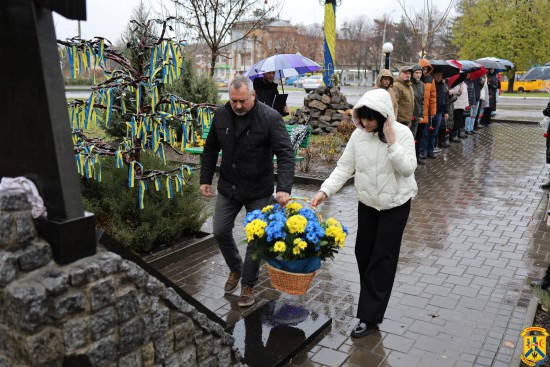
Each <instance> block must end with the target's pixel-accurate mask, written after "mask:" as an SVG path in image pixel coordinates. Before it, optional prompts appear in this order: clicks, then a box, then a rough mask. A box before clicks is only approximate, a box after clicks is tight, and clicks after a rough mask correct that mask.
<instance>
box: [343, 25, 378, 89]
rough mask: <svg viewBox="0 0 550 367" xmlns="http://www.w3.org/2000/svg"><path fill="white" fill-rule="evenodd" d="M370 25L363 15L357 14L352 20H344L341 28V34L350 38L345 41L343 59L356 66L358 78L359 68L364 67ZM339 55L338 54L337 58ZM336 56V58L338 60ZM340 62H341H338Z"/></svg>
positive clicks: (358, 76)
mask: <svg viewBox="0 0 550 367" xmlns="http://www.w3.org/2000/svg"><path fill="white" fill-rule="evenodd" d="M371 28H372V25H371V24H370V23H369V20H368V19H367V17H366V16H365V15H359V16H357V17H355V18H353V19H352V20H347V19H346V20H345V21H344V24H343V27H342V28H341V32H342V36H343V37H344V38H345V39H348V40H352V42H349V43H346V45H347V46H348V47H347V50H346V51H345V52H346V53H347V54H346V56H345V60H349V61H351V64H353V65H354V66H357V79H359V78H360V74H361V68H362V67H363V69H366V66H367V64H366V55H367V53H368V50H369V47H368V42H367V40H368V35H369V34H370V33H371ZM340 57H341V56H340V55H338V58H340ZM338 58H337V60H338ZM340 64H341V63H340Z"/></svg>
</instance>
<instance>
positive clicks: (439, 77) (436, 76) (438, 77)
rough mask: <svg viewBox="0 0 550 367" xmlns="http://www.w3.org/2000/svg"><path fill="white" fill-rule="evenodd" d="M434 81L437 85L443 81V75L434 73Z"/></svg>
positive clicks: (438, 72) (437, 72)
mask: <svg viewBox="0 0 550 367" xmlns="http://www.w3.org/2000/svg"><path fill="white" fill-rule="evenodd" d="M434 80H435V81H436V82H438V83H439V82H440V81H442V80H443V73H442V72H440V71H436V72H435V73H434Z"/></svg>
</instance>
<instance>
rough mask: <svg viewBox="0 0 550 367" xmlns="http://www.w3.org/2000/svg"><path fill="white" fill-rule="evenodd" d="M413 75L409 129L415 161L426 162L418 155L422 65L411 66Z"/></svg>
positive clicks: (421, 109) (422, 114)
mask: <svg viewBox="0 0 550 367" xmlns="http://www.w3.org/2000/svg"><path fill="white" fill-rule="evenodd" d="M412 71H413V77H412V78H411V82H412V88H413V91H414V109H413V119H412V123H411V131H412V133H413V136H414V137H415V138H414V145H415V148H416V163H418V164H426V162H425V161H424V160H423V159H421V158H420V157H419V155H420V140H421V139H422V134H423V133H424V127H426V124H425V123H424V83H423V82H422V81H421V80H420V79H421V77H422V67H421V66H420V65H418V64H415V65H413V66H412Z"/></svg>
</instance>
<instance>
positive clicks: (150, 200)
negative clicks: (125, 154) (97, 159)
mask: <svg viewBox="0 0 550 367" xmlns="http://www.w3.org/2000/svg"><path fill="white" fill-rule="evenodd" d="M141 158H142V160H141V163H142V164H143V166H144V167H147V169H159V170H165V169H166V166H165V165H164V164H163V162H162V161H161V160H160V159H158V158H157V157H154V156H152V155H150V154H148V153H146V152H142V153H141ZM101 169H102V182H97V181H96V180H95V179H86V178H83V179H82V189H83V196H84V206H85V208H86V210H87V211H90V212H92V213H94V214H95V215H96V217H97V219H98V225H99V227H100V228H102V229H103V230H105V231H106V232H107V233H109V234H110V235H111V236H113V237H114V238H116V239H117V240H118V241H120V242H121V243H122V244H124V245H126V246H127V247H129V248H130V249H131V250H132V251H134V252H136V253H146V252H149V251H151V250H154V249H155V248H157V247H159V246H161V245H165V244H168V245H170V244H173V243H176V242H177V241H178V239H181V238H184V237H185V236H186V235H191V234H193V233H196V232H198V231H199V230H200V228H201V226H202V225H203V224H204V222H205V221H206V218H207V214H206V212H205V202H204V201H203V200H202V199H201V197H200V192H199V185H198V178H197V177H198V176H197V175H196V174H193V175H191V176H190V177H186V180H190V182H189V185H185V186H183V190H182V191H181V192H176V191H175V187H174V186H173V187H174V197H173V198H172V199H168V197H167V191H166V181H165V179H162V178H161V183H162V188H161V189H160V191H158V192H157V191H155V185H154V182H153V181H149V182H147V185H148V189H147V190H146V193H145V196H144V204H145V207H144V209H140V208H139V202H138V192H139V190H138V188H137V187H133V188H130V187H128V184H127V182H128V168H127V167H126V168H116V167H115V164H114V158H107V159H104V160H103V161H102V163H101Z"/></svg>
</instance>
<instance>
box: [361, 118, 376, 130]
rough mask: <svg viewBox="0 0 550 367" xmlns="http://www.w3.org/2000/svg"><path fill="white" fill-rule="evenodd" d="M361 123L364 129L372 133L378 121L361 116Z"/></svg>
mask: <svg viewBox="0 0 550 367" xmlns="http://www.w3.org/2000/svg"><path fill="white" fill-rule="evenodd" d="M361 125H363V127H364V128H365V130H367V131H368V132H369V133H372V132H373V131H374V130H376V129H378V121H376V120H369V119H366V118H362V119H361Z"/></svg>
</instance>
